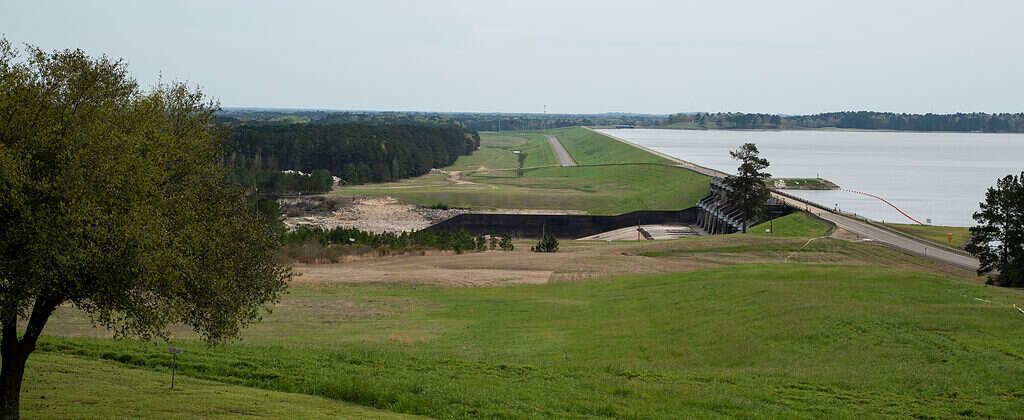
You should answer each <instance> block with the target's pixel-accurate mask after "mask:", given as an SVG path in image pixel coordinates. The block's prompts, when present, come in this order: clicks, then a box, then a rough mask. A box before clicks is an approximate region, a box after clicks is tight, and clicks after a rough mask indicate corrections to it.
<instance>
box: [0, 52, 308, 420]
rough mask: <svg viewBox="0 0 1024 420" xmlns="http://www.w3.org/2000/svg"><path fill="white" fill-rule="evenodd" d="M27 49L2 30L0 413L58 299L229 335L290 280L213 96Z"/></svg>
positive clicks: (7, 408) (134, 330)
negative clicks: (231, 151)
mask: <svg viewBox="0 0 1024 420" xmlns="http://www.w3.org/2000/svg"><path fill="white" fill-rule="evenodd" d="M27 52H28V54H27V58H26V59H25V60H20V59H19V58H18V54H17V53H16V52H15V51H14V50H13V49H12V48H11V46H10V44H9V43H8V42H7V41H6V40H0V326H2V330H3V331H2V342H0V357H2V367H0V418H3V419H17V418H18V416H19V404H20V401H19V395H20V391H21V383H22V378H23V377H24V373H25V364H26V361H27V359H28V357H29V355H30V354H31V353H32V351H33V350H35V347H36V341H37V340H38V338H39V335H40V334H41V333H42V331H43V327H44V326H45V325H46V322H47V320H48V319H49V318H50V315H51V314H52V313H53V311H54V310H55V309H56V308H57V307H59V306H61V305H64V304H71V305H73V306H75V307H77V308H78V309H80V310H82V311H85V312H87V313H89V314H90V315H91V316H92V318H93V320H94V321H95V322H96V323H97V324H99V325H102V326H104V327H107V328H108V329H111V330H112V331H113V332H114V334H115V336H119V337H120V336H127V335H133V336H138V337H141V338H143V339H149V338H153V337H166V336H167V335H166V331H167V327H168V326H170V325H175V324H183V325H186V326H189V327H191V328H192V329H194V330H195V331H196V332H197V333H198V334H199V335H200V336H201V337H202V338H203V339H205V340H207V341H210V342H219V341H222V340H225V339H229V338H231V337H235V336H237V335H238V333H239V331H240V329H241V328H243V327H245V326H246V325H247V324H248V323H249V322H251V321H253V320H256V319H257V318H258V317H259V315H260V313H261V309H262V308H264V306H265V305H266V304H268V303H273V302H276V301H277V299H278V297H279V296H280V294H281V293H282V292H283V291H284V289H285V287H286V285H287V280H288V279H289V277H290V276H291V274H290V273H291V272H290V269H289V268H287V267H284V266H281V265H278V264H277V263H275V256H276V254H277V251H278V250H279V243H278V239H277V236H276V235H274V231H273V228H272V226H271V224H272V221H271V220H270V217H267V216H265V215H264V216H261V215H259V214H257V211H256V210H255V209H254V210H252V211H250V209H249V208H248V206H247V204H246V202H245V197H244V196H243V194H242V191H241V189H239V188H236V187H232V186H230V184H229V183H228V182H226V173H225V171H224V169H223V168H222V167H221V165H220V163H219V162H221V154H222V152H223V148H222V143H223V138H224V137H225V136H224V134H225V133H223V132H221V131H220V129H218V128H217V126H216V125H215V120H214V112H215V111H216V110H217V108H218V107H217V105H216V103H212V102H208V101H206V100H205V99H204V97H203V94H202V93H201V92H200V91H199V90H198V89H196V90H191V89H189V88H187V87H186V86H184V85H181V84H172V85H169V86H168V85H164V84H160V85H158V86H156V88H155V89H154V90H152V91H151V92H148V93H147V92H142V91H141V90H140V89H139V87H138V85H137V83H136V82H135V81H134V80H133V79H131V78H130V77H129V76H128V75H127V72H126V70H125V66H124V64H123V62H121V61H113V60H110V59H108V58H106V57H101V58H98V59H94V58H91V57H88V56H86V55H85V54H84V53H83V52H82V51H79V50H75V51H69V50H65V51H56V52H53V53H47V52H44V51H42V50H39V49H38V48H34V47H29V48H27ZM20 322H24V330H23V332H19V325H18V324H19V323H20Z"/></svg>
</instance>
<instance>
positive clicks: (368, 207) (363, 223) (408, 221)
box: [280, 196, 468, 233]
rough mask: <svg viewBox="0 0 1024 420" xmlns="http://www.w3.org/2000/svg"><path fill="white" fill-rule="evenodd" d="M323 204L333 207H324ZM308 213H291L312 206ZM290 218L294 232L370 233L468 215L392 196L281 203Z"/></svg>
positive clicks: (417, 227)
mask: <svg viewBox="0 0 1024 420" xmlns="http://www.w3.org/2000/svg"><path fill="white" fill-rule="evenodd" d="M324 201H328V202H331V203H334V204H335V205H334V206H330V205H326V206H325V205H323V204H322V203H323V202H324ZM314 202H316V204H315V205H313V206H312V209H311V210H309V211H294V212H293V211H291V210H289V209H290V208H294V207H303V206H305V207H306V208H309V207H311V206H310V204H312V203H314ZM280 204H281V205H282V207H283V208H285V209H286V212H287V213H288V217H286V218H285V220H284V223H285V225H286V226H287V227H288V228H289V229H291V228H294V227H297V226H311V227H319V228H323V229H333V228H336V227H344V228H355V229H359V230H362V231H367V232H376V233H382V232H412V231H417V230H420V229H423V228H426V227H428V226H430V225H433V224H435V223H438V222H441V221H444V220H447V219H449V218H452V217H455V216H457V215H459V214H463V213H467V212H468V211H467V210H462V209H448V210H441V209H432V208H427V207H418V206H413V205H410V204H403V203H401V202H400V201H398V200H397V199H395V198H392V197H387V196H385V197H371V196H360V197H341V196H314V197H303V198H289V199H282V200H280Z"/></svg>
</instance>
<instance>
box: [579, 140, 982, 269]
mask: <svg viewBox="0 0 1024 420" xmlns="http://www.w3.org/2000/svg"><path fill="white" fill-rule="evenodd" d="M591 131H595V130H591ZM600 134H602V135H605V136H608V137H611V138H613V139H616V140H618V141H621V142H623V143H626V144H628V145H630V146H633V147H637V148H640V149H643V150H647V151H649V152H651V153H654V154H657V155H659V156H662V157H665V158H667V159H670V160H672V161H674V162H676V166H679V167H681V168H686V169H690V170H693V171H696V172H699V173H702V174H704V175H707V176H710V177H714V178H722V177H724V176H725V173H723V172H721V171H716V170H714V169H710V168H705V167H703V166H699V165H696V164H693V163H690V162H686V161H684V160H680V159H677V158H675V157H672V156H669V155H666V154H664V153H659V152H655V151H653V150H651V149H648V148H646V147H643V146H640V145H637V144H633V143H631V142H629V141H627V140H625V139H622V138H619V137H616V136H612V135H608V134H605V133H600ZM772 196H773V197H775V198H778V199H779V200H782V201H785V202H786V204H789V205H790V206H791V207H794V208H798V209H803V210H806V211H808V212H810V213H813V214H814V215H816V216H818V217H821V218H822V219H825V220H828V221H830V222H832V223H835V224H836V226H837V227H839V228H841V229H845V230H847V231H850V232H853V233H854V234H856V235H857V236H860V237H862V238H867V239H870V240H873V241H878V242H882V243H885V244H888V245H890V246H893V247H896V248H898V249H900V250H903V251H905V252H909V253H911V254H916V255H920V256H924V257H928V258H931V259H934V260H938V261H942V262H945V263H949V264H953V265H956V266H959V267H963V268H966V269H968V270H977V269H978V259H977V258H974V257H971V256H968V255H964V254H961V253H958V252H955V251H950V250H949V249H947V248H946V247H943V246H939V245H933V244H930V243H928V242H925V241H924V240H921V239H914V238H911V237H908V236H904V235H900V234H897V233H893V232H890V231H888V230H885V229H882V228H878V227H875V226H872V225H870V224H868V223H865V222H862V221H859V220H856V219H852V218H849V217H846V216H843V215H840V214H836V213H833V212H831V211H828V210H827V209H825V208H823V207H821V206H815V205H809V204H806V203H803V202H800V201H797V200H793V199H791V198H789V197H785V196H782V195H779V194H776V193H774V192H773V193H772Z"/></svg>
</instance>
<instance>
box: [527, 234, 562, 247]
mask: <svg viewBox="0 0 1024 420" xmlns="http://www.w3.org/2000/svg"><path fill="white" fill-rule="evenodd" d="M530 251H533V252H558V239H557V238H555V235H552V234H550V233H545V234H544V237H543V238H541V240H540V242H537V245H534V246H532V247H530Z"/></svg>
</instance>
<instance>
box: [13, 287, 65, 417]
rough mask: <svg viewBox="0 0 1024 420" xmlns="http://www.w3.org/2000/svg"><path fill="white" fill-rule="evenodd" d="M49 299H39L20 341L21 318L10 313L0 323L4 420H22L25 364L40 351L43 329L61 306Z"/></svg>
mask: <svg viewBox="0 0 1024 420" xmlns="http://www.w3.org/2000/svg"><path fill="white" fill-rule="evenodd" d="M53 302H54V301H50V300H47V299H42V298H40V299H36V303H35V307H33V308H32V316H30V317H29V319H28V326H27V327H26V328H25V335H24V336H23V337H22V338H21V340H18V316H17V314H15V313H12V312H7V313H5V314H4V315H3V319H2V320H0V322H2V324H3V338H2V339H0V357H2V360H0V420H18V419H19V418H20V415H21V414H20V406H21V380H22V378H24V376H25V362H27V361H28V355H29V354H32V351H33V350H35V349H36V341H37V340H38V339H39V334H40V333H42V332H43V326H45V325H46V321H47V320H48V319H49V318H50V314H52V313H53V310H54V309H56V307H57V305H56V304H55V303H53Z"/></svg>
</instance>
